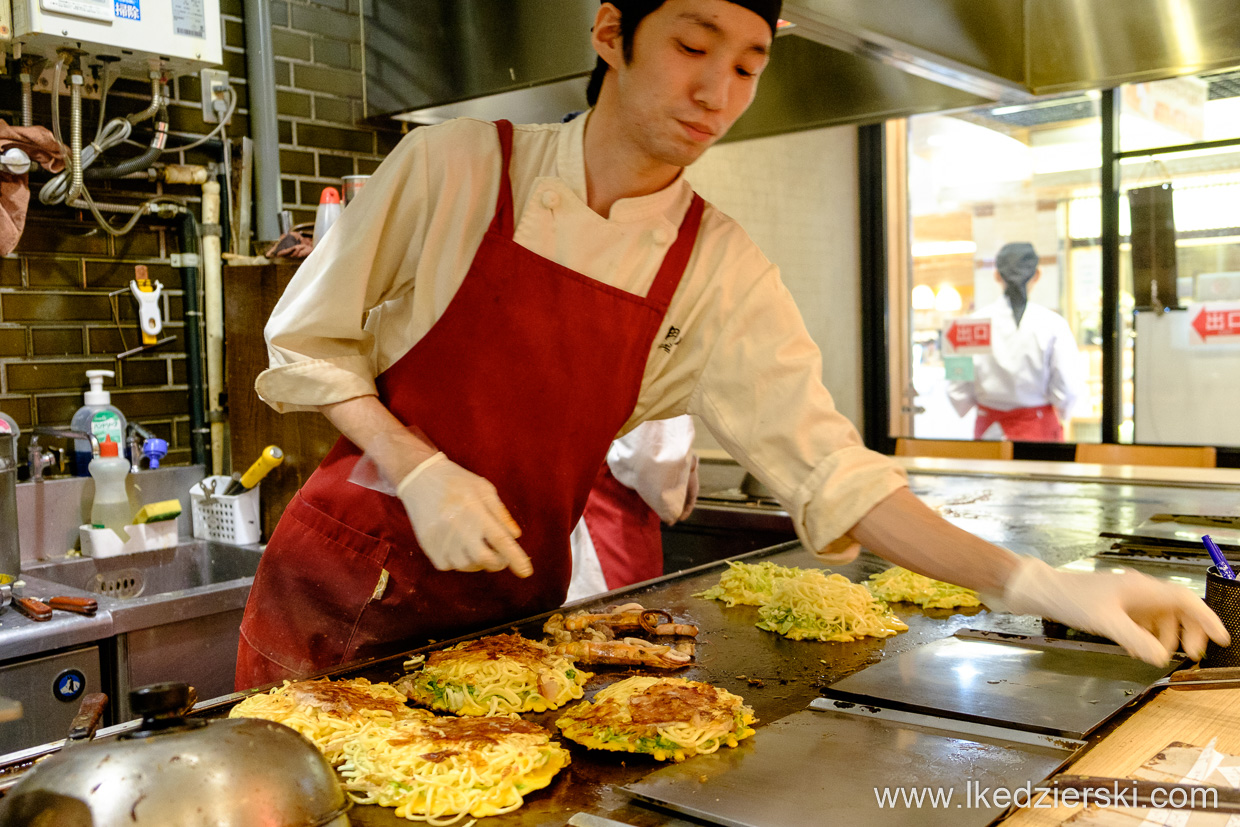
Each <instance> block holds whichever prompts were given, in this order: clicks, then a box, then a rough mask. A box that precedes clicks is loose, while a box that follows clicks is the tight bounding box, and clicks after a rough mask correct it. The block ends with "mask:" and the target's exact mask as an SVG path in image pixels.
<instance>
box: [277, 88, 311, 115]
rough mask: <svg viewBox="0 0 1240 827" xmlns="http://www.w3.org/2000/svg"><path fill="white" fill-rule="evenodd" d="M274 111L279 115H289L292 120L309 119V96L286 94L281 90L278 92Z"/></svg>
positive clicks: (294, 93) (295, 93)
mask: <svg viewBox="0 0 1240 827" xmlns="http://www.w3.org/2000/svg"><path fill="white" fill-rule="evenodd" d="M276 111H277V112H279V113H280V114H281V115H291V116H292V117H294V118H309V117H311V115H312V114H313V113H312V112H311V109H310V96H309V95H302V94H300V93H298V92H286V91H284V90H283V89H281V90H278V91H277V92H276Z"/></svg>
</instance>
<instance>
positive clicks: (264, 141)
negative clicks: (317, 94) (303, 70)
mask: <svg viewBox="0 0 1240 827" xmlns="http://www.w3.org/2000/svg"><path fill="white" fill-rule="evenodd" d="M245 42H246V53H245V62H246V73H247V76H248V77H247V83H246V88H247V89H249V92H250V113H249V115H250V135H251V136H252V137H253V138H254V193H255V197H254V213H255V216H256V217H257V221H258V237H259V239H260V240H262V241H275V240H276V239H277V238H279V237H280V233H279V228H278V225H277V223H276V216H278V215H279V214H280V210H281V209H283V206H284V202H283V200H282V197H281V190H280V136H279V124H278V123H277V121H276V67H275V53H274V50H273V48H272V45H271V3H270V0H245Z"/></svg>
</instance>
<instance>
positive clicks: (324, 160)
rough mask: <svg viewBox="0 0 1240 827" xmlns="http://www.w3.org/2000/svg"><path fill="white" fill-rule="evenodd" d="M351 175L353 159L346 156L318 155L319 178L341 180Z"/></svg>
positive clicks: (324, 153) (323, 153)
mask: <svg viewBox="0 0 1240 827" xmlns="http://www.w3.org/2000/svg"><path fill="white" fill-rule="evenodd" d="M352 174H353V159H352V158H350V157H349V156H348V155H333V154H332V153H329V152H320V153H319V176H320V177H322V178H343V177H344V176H346V175H352Z"/></svg>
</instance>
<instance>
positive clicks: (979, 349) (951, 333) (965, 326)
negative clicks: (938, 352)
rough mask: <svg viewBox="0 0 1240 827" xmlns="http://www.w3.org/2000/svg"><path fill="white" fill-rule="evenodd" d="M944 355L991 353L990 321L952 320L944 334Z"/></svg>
mask: <svg viewBox="0 0 1240 827" xmlns="http://www.w3.org/2000/svg"><path fill="white" fill-rule="evenodd" d="M943 353H944V355H947V356H974V355H977V354H980V353H990V319H969V318H964V319H952V320H951V321H950V322H949V323H948V325H947V330H945V331H944V332H943Z"/></svg>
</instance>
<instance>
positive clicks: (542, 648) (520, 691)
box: [396, 635, 591, 715]
mask: <svg viewBox="0 0 1240 827" xmlns="http://www.w3.org/2000/svg"><path fill="white" fill-rule="evenodd" d="M590 674H591V673H589V672H585V671H583V670H581V669H578V668H577V667H576V665H575V663H574V661H573V658H571V657H569V656H566V655H557V654H555V653H554V652H553V651H552V650H551V647H550V646H547V645H546V644H544V643H539V642H537V641H533V640H528V639H526V638H523V637H521V636H520V635H492V636H490V637H484V638H480V639H478V640H469V641H465V642H464V643H458V644H457V645H456V646H452V647H449V648H447V649H443V650H441V651H439V652H434V653H432V654H431V655H430V656H428V657H427V658H426V662H425V663H424V664H423V665H422V670H421V671H420V672H415V673H414V674H412V675H408V676H406V677H404V678H402V679H401V680H400V681H398V682H397V684H396V685H397V688H398V689H400V690H401V691H403V692H404V693H405V694H406V695H408V696H409V699H410V700H412V701H413V702H415V703H418V704H422V705H423V706H429V707H431V708H432V709H440V710H444V711H445V712H451V713H453V714H456V715H499V714H503V713H508V712H531V711H532V712H545V711H546V710H548V709H559V708H560V707H561V706H563V705H564V704H566V703H568V702H569V701H572V700H575V699H577V698H580V697H581V696H582V695H583V694H584V692H583V691H582V689H581V687H582V685H583V684H584V683H585V682H586V680H587V679H589V677H590Z"/></svg>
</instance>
